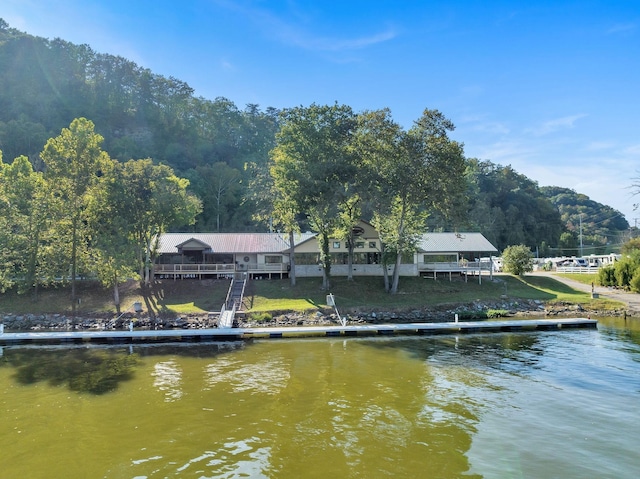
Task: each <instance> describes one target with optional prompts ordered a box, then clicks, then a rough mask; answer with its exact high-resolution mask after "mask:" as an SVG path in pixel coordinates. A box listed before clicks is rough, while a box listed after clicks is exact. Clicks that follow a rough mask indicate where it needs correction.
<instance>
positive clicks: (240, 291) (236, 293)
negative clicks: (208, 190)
mask: <svg viewBox="0 0 640 479" xmlns="http://www.w3.org/2000/svg"><path fill="white" fill-rule="evenodd" d="M246 284H247V274H246V273H242V274H241V275H240V276H238V277H234V278H233V279H232V280H231V284H230V285H229V291H228V292H227V299H226V300H225V302H224V304H223V305H222V309H221V310H220V319H219V320H218V328H233V327H234V323H235V318H236V312H237V311H238V310H239V309H240V308H241V307H242V298H243V297H244V288H245V286H246Z"/></svg>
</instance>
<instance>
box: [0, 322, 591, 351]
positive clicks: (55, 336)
mask: <svg viewBox="0 0 640 479" xmlns="http://www.w3.org/2000/svg"><path fill="white" fill-rule="evenodd" d="M597 324H598V321H596V320H595V319H588V318H565V319H525V320H513V321H460V322H449V323H405V324H366V325H362V324H359V325H355V324H354V325H345V326H297V327H296V326H291V327H284V326H283V327H278V326H275V327H267V328H220V329H218V328H211V329H161V330H134V331H131V330H124V331H91V330H86V331H47V332H45V331H38V332H19V333H8V332H7V333H2V334H0V345H9V344H61V343H62V344H63V343H85V342H87V343H89V342H95V343H136V342H174V341H192V342H197V341H211V340H216V341H220V340H222V341H224V340H227V341H233V340H245V339H252V338H286V337H298V338H299V337H308V336H316V337H317V336H320V337H336V336H338V337H339V336H367V335H368V336H370V335H400V334H403V335H406V334H418V335H436V334H458V333H490V332H491V333H495V332H506V331H536V330H537V331H554V330H561V329H568V328H571V329H573V328H596V327H597Z"/></svg>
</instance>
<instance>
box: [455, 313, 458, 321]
mask: <svg viewBox="0 0 640 479" xmlns="http://www.w3.org/2000/svg"><path fill="white" fill-rule="evenodd" d="M455 319H456V323H457V322H458V313H456V315H455Z"/></svg>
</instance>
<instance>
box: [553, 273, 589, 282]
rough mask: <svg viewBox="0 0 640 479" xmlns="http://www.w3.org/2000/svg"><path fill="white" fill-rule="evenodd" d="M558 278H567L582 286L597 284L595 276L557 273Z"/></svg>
mask: <svg viewBox="0 0 640 479" xmlns="http://www.w3.org/2000/svg"><path fill="white" fill-rule="evenodd" d="M558 276H562V277H563V278H568V279H571V280H573V281H577V282H579V283H582V284H588V285H591V283H592V282H593V284H595V285H597V284H598V275H597V274H580V273H559V274H558Z"/></svg>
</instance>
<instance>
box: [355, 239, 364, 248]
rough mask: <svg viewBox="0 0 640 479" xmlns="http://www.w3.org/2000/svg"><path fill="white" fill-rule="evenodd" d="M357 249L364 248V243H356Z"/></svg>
mask: <svg viewBox="0 0 640 479" xmlns="http://www.w3.org/2000/svg"><path fill="white" fill-rule="evenodd" d="M356 248H364V241H356Z"/></svg>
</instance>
